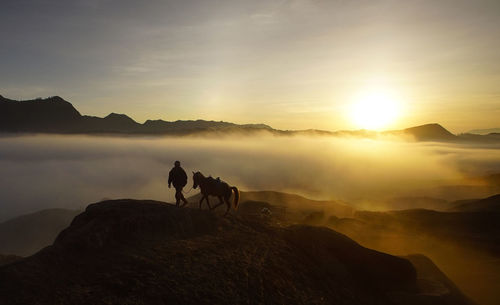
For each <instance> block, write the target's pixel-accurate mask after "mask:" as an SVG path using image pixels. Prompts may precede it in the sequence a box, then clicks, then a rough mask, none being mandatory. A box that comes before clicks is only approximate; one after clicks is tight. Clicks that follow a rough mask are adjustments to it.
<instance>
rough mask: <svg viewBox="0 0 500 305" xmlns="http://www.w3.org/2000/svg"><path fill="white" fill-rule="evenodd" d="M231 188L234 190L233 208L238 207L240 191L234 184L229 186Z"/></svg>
mask: <svg viewBox="0 0 500 305" xmlns="http://www.w3.org/2000/svg"><path fill="white" fill-rule="evenodd" d="M231 189H232V190H233V191H234V201H233V205H234V209H235V210H237V209H238V203H239V202H240V191H238V188H237V187H236V186H231Z"/></svg>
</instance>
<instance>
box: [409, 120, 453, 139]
mask: <svg viewBox="0 0 500 305" xmlns="http://www.w3.org/2000/svg"><path fill="white" fill-rule="evenodd" d="M403 132H404V133H406V134H410V135H412V136H414V137H415V139H416V140H420V141H440V140H445V141H447V140H453V139H455V138H456V136H455V135H454V134H452V133H451V132H449V131H448V130H446V129H445V128H444V127H443V126H441V125H439V124H437V123H431V124H425V125H420V126H415V127H411V128H406V129H404V130H403Z"/></svg>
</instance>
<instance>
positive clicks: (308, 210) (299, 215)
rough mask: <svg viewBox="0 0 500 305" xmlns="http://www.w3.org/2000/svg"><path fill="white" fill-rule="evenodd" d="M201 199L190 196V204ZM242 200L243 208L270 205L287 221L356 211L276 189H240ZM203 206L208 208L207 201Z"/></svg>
mask: <svg viewBox="0 0 500 305" xmlns="http://www.w3.org/2000/svg"><path fill="white" fill-rule="evenodd" d="M200 199H201V195H200V194H197V195H195V196H192V197H190V198H189V202H190V206H191V207H195V208H196V207H198V202H199V200H200ZM210 202H211V204H212V205H213V204H216V203H218V199H217V198H215V197H210ZM240 202H241V204H240V208H242V209H245V208H246V206H247V205H249V204H251V205H258V206H262V207H268V208H270V209H271V210H272V211H273V212H274V214H275V215H274V216H276V217H279V218H280V219H281V220H284V221H285V220H286V221H287V222H299V223H304V222H307V219H308V218H311V217H321V218H326V217H329V216H331V215H334V216H337V217H351V216H352V215H354V212H355V209H354V208H353V207H352V206H350V205H348V204H346V203H343V202H338V201H325V200H312V199H309V198H305V197H303V196H300V195H296V194H289V193H283V192H275V191H240ZM259 202H260V203H261V204H260V205H259ZM202 207H203V208H207V206H206V203H205V202H203V206H202Z"/></svg>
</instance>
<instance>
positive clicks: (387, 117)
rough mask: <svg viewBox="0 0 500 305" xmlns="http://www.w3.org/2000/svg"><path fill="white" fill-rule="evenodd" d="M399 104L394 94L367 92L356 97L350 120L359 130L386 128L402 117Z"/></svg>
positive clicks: (378, 91) (350, 110) (380, 91)
mask: <svg viewBox="0 0 500 305" xmlns="http://www.w3.org/2000/svg"><path fill="white" fill-rule="evenodd" d="M399 103H400V102H399V101H398V99H397V98H396V97H395V96H394V94H392V93H390V92H387V91H382V90H370V91H365V92H362V93H360V94H359V95H358V96H356V97H355V98H354V100H353V102H352V104H351V105H350V109H349V112H350V113H349V115H350V119H351V121H352V122H353V124H354V125H355V126H356V127H358V128H363V129H381V128H385V127H387V126H388V125H390V124H391V123H393V122H394V121H395V120H396V119H397V118H398V116H399V115H400V110H401V109H400V108H401V107H400V104H399Z"/></svg>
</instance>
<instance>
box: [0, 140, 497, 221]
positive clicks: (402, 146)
mask: <svg viewBox="0 0 500 305" xmlns="http://www.w3.org/2000/svg"><path fill="white" fill-rule="evenodd" d="M175 160H180V161H181V162H182V166H183V167H184V169H185V170H186V172H188V177H189V179H188V185H187V186H186V188H185V191H189V189H190V188H191V186H192V180H191V171H198V170H199V171H201V172H202V173H204V174H205V175H212V176H214V177H219V176H220V177H221V179H223V180H225V181H227V182H228V183H229V184H231V185H236V186H238V187H239V188H240V189H241V190H276V191H283V192H292V193H298V194H301V195H305V196H307V197H310V198H313V199H337V200H344V201H346V202H349V203H352V204H354V205H356V206H358V207H364V208H376V207H377V205H378V202H381V201H383V200H385V199H388V198H391V197H395V196H427V195H429V196H430V195H434V196H439V197H441V198H443V197H445V198H444V199H447V200H455V199H462V198H460V197H461V196H484V195H489V193H494V192H495V190H496V189H495V188H494V187H491V186H489V185H487V182H485V181H483V180H482V179H478V178H477V177H481V176H483V175H485V174H490V173H495V172H500V146H499V145H493V146H486V147H485V146H483V147H480V148H479V147H471V146H458V145H448V144H447V145H445V144H435V143H427V144H418V143H406V142H397V141H376V140H360V139H340V138H331V137H315V138H305V137H278V138H275V137H243V138H224V139H200V138H139V137H91V136H54V135H31V136H19V137H17V136H16V137H2V138H0V169H1V170H0V185H1V186H2V188H1V192H0V207H1V208H0V221H3V220H6V219H8V218H10V217H13V216H16V215H19V214H24V213H28V212H32V211H36V210H40V209H44V208H49V207H62V208H71V209H75V208H84V207H85V206H86V205H87V204H89V203H92V202H96V201H99V200H101V199H103V198H143V199H156V200H163V201H169V202H172V201H173V193H174V192H173V191H172V190H169V189H168V188H167V183H166V179H167V175H168V171H169V169H170V168H171V167H172V165H173V162H174V161H175ZM453 185H468V189H467V192H465V193H458V194H459V195H457V192H451V193H450V192H448V193H447V192H446V191H442V190H443V189H446V187H449V186H453ZM443 187H445V188H443ZM194 194H195V191H191V192H190V193H189V194H188V195H187V196H191V195H194ZM457 197H458V198H457Z"/></svg>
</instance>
